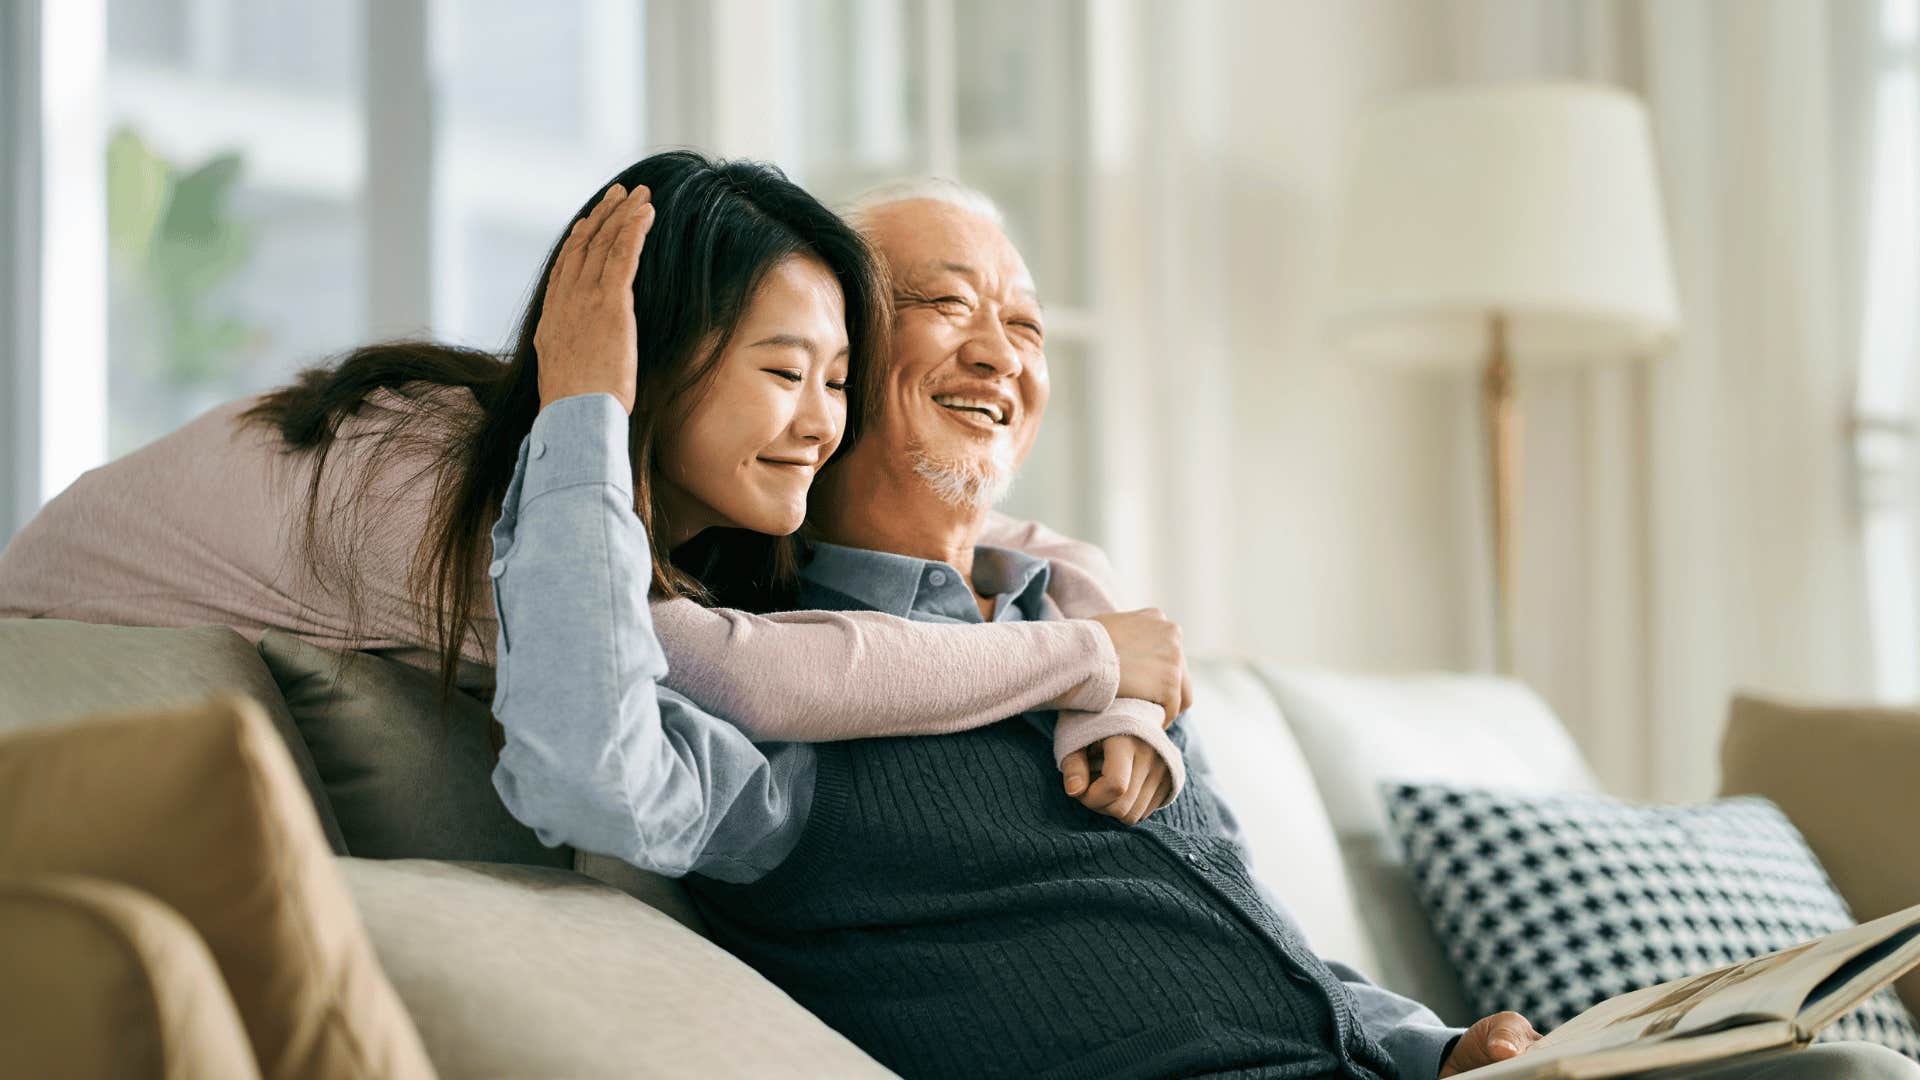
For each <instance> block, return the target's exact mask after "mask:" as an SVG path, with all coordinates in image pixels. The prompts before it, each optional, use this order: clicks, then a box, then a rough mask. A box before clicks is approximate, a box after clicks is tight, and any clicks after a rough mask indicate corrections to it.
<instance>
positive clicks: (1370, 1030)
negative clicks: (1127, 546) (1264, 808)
mask: <svg viewBox="0 0 1920 1080" xmlns="http://www.w3.org/2000/svg"><path fill="white" fill-rule="evenodd" d="M1182 715H1183V716H1184V715H1185V714H1182ZM1185 752H1186V758H1187V778H1188V782H1189V783H1191V782H1192V781H1193V780H1194V779H1195V778H1202V779H1204V780H1205V783H1204V784H1203V785H1202V786H1201V790H1203V791H1208V792H1212V791H1214V790H1215V788H1214V787H1213V784H1212V770H1211V769H1209V768H1208V766H1207V757H1206V753H1205V751H1203V750H1202V749H1201V748H1200V738H1199V733H1198V732H1197V731H1195V730H1194V729H1193V728H1191V727H1189V728H1188V729H1187V745H1186V751H1185ZM1213 804H1214V807H1215V808H1216V810H1217V811H1218V813H1219V815H1220V825H1221V831H1222V832H1223V833H1224V834H1225V835H1226V837H1227V838H1228V839H1229V840H1231V841H1233V844H1234V846H1235V847H1237V848H1239V849H1240V852H1241V856H1242V858H1246V856H1247V845H1246V841H1245V840H1244V839H1243V838H1242V835H1241V831H1240V820H1239V819H1238V818H1236V817H1234V815H1233V808H1232V807H1229V806H1228V805H1227V802H1226V800H1225V799H1221V798H1218V797H1216V798H1215V799H1214V800H1213ZM1249 865H1251V860H1249ZM1254 888H1256V889H1258V890H1259V891H1260V898H1261V899H1263V900H1265V901H1266V902H1267V906H1269V907H1271V908H1273V909H1274V910H1275V911H1280V912H1284V911H1286V908H1284V907H1282V906H1281V904H1280V902H1279V900H1278V899H1277V898H1276V897H1274V896H1273V894H1271V893H1269V892H1268V891H1267V889H1266V886H1264V885H1262V884H1261V883H1260V879H1259V878H1258V877H1255V878H1254ZM1321 959H1322V960H1325V962H1326V965H1327V967H1328V969H1330V970H1331V971H1332V972H1333V974H1334V977H1335V978H1338V979H1339V980H1340V981H1341V982H1342V983H1344V984H1346V987H1347V989H1348V991H1350V992H1351V993H1352V994H1353V1000H1354V1005H1355V1009H1354V1013H1355V1016H1356V1017H1357V1018H1358V1019H1359V1022H1360V1027H1361V1029H1362V1030H1364V1031H1365V1032H1366V1033H1367V1034H1368V1035H1369V1036H1371V1037H1372V1038H1373V1040H1374V1041H1375V1042H1377V1043H1379V1044H1380V1046H1381V1048H1382V1049H1384V1050H1385V1051H1386V1052H1387V1056H1388V1057H1390V1058H1392V1059H1393V1067H1394V1072H1395V1074H1396V1077H1397V1080H1434V1078H1435V1077H1437V1076H1439V1075H1440V1057H1441V1055H1442V1054H1443V1053H1445V1052H1446V1049H1447V1043H1449V1042H1450V1041H1452V1039H1453V1037H1454V1036H1456V1035H1459V1034H1461V1033H1462V1032H1464V1031H1465V1030H1466V1029H1465V1028H1457V1027H1449V1026H1447V1025H1446V1024H1445V1023H1444V1022H1443V1021H1441V1019H1440V1018H1439V1017H1438V1016H1436V1015H1434V1012H1433V1010H1432V1009H1429V1008H1427V1007H1426V1006H1425V1005H1422V1004H1420V1003H1419V1002H1417V1001H1415V1000H1413V999H1412V998H1409V997H1402V996H1401V995H1399V994H1396V993H1394V992H1393V991H1391V990H1387V989H1384V988H1382V987H1379V986H1375V985H1374V984H1373V983H1372V982H1371V981H1369V980H1368V979H1367V977H1366V976H1365V975H1362V974H1360V972H1358V971H1356V970H1354V969H1353V968H1350V967H1348V966H1347V965H1345V964H1342V963H1339V962H1338V961H1333V960H1326V958H1325V957H1322V958H1321Z"/></svg>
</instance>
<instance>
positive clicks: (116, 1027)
mask: <svg viewBox="0 0 1920 1080" xmlns="http://www.w3.org/2000/svg"><path fill="white" fill-rule="evenodd" d="M0 971H5V972H6V973H7V976H6V978H4V979H0V1046H4V1047H6V1065H5V1068H6V1071H7V1072H8V1073H9V1074H10V1075H18V1076H66V1077H73V1078H74V1080H92V1078H95V1077H98V1078H101V1080H106V1078H108V1077H116V1076H152V1077H159V1078H161V1080H197V1078H199V1077H207V1078H208V1080H226V1078H231V1080H258V1078H259V1076H260V1070H259V1069H258V1067H256V1066H255V1064H254V1060H253V1048H252V1047H251V1046H249V1045H248V1043H247V1033H246V1031H245V1030H244V1029H242V1027H241V1026H240V1014H239V1013H238V1012H236V1011H234V1007H233V998H232V996H231V995H230V994H229V993H228V992H227V984H226V982H225V981H223V980H222V979H221V977H220V971H219V969H218V968H216V967H215V966H214V963H213V956H212V955H211V954H209V953H208V952H207V946H206V942H204V941H202V940H201V938H200V935H199V934H196V933H194V930H193V927H192V926H190V925H188V924H187V920H186V919H184V918H182V917H181V916H180V915H179V913H178V912H175V911H174V910H173V909H172V908H170V907H168V906H167V905H165V904H163V903H161V902H160V901H158V900H156V899H154V898H153V897H152V896H151V895H149V894H147V893H144V892H141V891H140V890H138V889H135V888H132V887H130V886H127V885H122V884H120V883H118V882H113V881H107V880H104V879H101V878H94V877H85V876H81V875H73V874H25V875H10V876H0Z"/></svg>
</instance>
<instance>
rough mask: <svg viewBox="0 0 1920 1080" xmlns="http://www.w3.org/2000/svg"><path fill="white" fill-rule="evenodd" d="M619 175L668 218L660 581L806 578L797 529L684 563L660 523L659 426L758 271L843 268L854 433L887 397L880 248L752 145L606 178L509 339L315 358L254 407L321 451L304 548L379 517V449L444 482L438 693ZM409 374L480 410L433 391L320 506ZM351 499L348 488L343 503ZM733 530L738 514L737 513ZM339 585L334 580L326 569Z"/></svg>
mask: <svg viewBox="0 0 1920 1080" xmlns="http://www.w3.org/2000/svg"><path fill="white" fill-rule="evenodd" d="M615 183H618V184H620V185H621V186H622V187H624V188H625V189H626V190H628V191H632V190H633V189H634V188H635V187H636V186H639V185H645V186H646V187H647V188H649V189H650V190H651V192H652V199H653V203H654V207H655V217H654V222H653V227H652V229H651V230H650V231H649V232H648V234H647V238H646V245H645V247H644V249H643V250H642V252H641V256H640V265H639V271H638V273H637V274H636V276H635V278H634V283H633V308H634V316H635V323H636V330H637V331H638V340H639V372H638V379H637V381H636V386H635V389H636V394H635V399H634V400H635V402H636V404H635V407H634V410H633V420H632V423H631V425H630V427H629V435H628V446H629V452H630V454H631V456H632V461H633V487H634V492H633V494H634V510H635V512H636V513H637V514H638V515H639V517H640V520H641V521H643V522H645V523H646V524H647V536H648V540H649V541H650V542H651V544H652V547H653V552H652V554H653V586H652V590H653V595H654V596H655V597H656V598H660V597H676V596H691V597H694V598H696V599H700V600H703V601H704V600H707V599H709V598H710V597H711V596H712V595H713V594H714V593H715V592H716V591H717V592H719V593H720V594H722V595H725V596H729V597H731V596H747V595H754V596H762V597H765V596H768V595H771V594H772V593H774V592H777V591H778V590H779V589H781V588H783V587H785V586H786V585H787V584H788V583H790V582H791V580H792V575H793V572H794V568H795V558H794V549H793V547H792V543H793V542H792V541H791V540H790V539H789V538H786V537H759V536H757V535H747V536H741V535H734V536H731V537H729V539H728V540H727V542H726V543H725V544H724V545H719V546H714V545H706V546H705V547H704V548H703V550H702V553H701V556H700V558H699V559H698V561H697V563H696V564H691V565H696V566H697V570H695V571H694V572H690V571H689V570H688V569H687V568H686V567H685V566H683V565H682V564H679V563H676V562H675V561H674V560H673V558H672V557H671V556H672V553H671V552H669V551H667V550H666V549H665V547H664V545H663V543H662V540H661V537H663V536H665V535H668V531H667V529H666V528H665V527H664V525H665V523H664V522H663V520H662V516H661V515H662V511H661V508H660V506H659V504H658V503H657V502H656V501H655V498H654V485H655V482H656V475H655V474H656V468H657V465H658V461H659V448H660V445H661V440H662V438H663V437H664V436H665V435H667V434H669V433H670V432H671V430H672V426H673V425H674V424H675V423H676V422H677V421H678V420H679V419H680V418H682V417H684V416H685V414H686V410H687V409H688V407H689V406H690V405H691V404H692V402H693V399H694V397H695V396H696V395H697V393H698V392H700V391H702V390H703V389H704V388H705V386H706V384H707V382H708V378H709V376H711V374H712V373H713V371H714V368H715V366H716V365H717V363H718V362H719V359H720V355H721V353H722V352H723V351H724V350H725V348H726V346H727V342H728V339H729V338H730V337H731V335H732V333H733V331H734V329H735V327H736V326H737V325H738V324H739V322H740V319H741V317H742V316H743V315H744V314H745V312H746V309H747V306H748V304H749V303H750V301H751V300H752V298H753V295H754V292H755V291H756V289H758V287H759V285H760V283H761V281H762V280H763V279H764V278H765V277H766V274H767V272H768V271H769V270H771V269H772V268H773V267H774V266H775V265H777V264H778V263H780V262H781V261H782V260H784V259H787V258H791V257H794V256H809V257H813V258H817V259H819V260H820V261H821V262H822V263H824V264H825V265H826V267H827V268H828V269H829V270H830V271H831V272H832V273H833V276H834V277H835V278H836V279H837V280H838V281H839V283H840V289H841V292H842V294H843V296H844V298H845V303H846V318H847V336H848V339H849V344H850V346H851V354H850V357H849V363H848V374H847V419H846V431H845V435H844V437H843V439H842V442H841V449H842V450H844V449H846V448H847V447H850V446H851V445H852V444H853V442H854V441H855V439H856V438H857V437H858V435H859V431H860V421H861V420H862V419H863V418H864V416H865V415H866V411H867V409H868V408H869V406H870V403H871V402H872V401H873V400H874V398H875V397H876V392H875V391H876V387H877V380H878V379H879V377H880V362H881V359H882V357H883V356H884V355H885V353H884V350H885V347H886V335H887V332H888V328H889V327H890V325H891V314H890V305H889V302H888V299H887V292H886V289H885V287H884V285H883V283H882V278H881V270H880V265H879V263H878V261H877V260H876V259H875V258H874V257H873V255H872V253H871V252H870V250H869V249H868V248H867V246H866V244H865V242H864V241H863V240H862V239H861V238H860V235H859V234H858V233H856V232H855V231H854V230H853V229H852V228H851V227H850V226H849V225H847V223H846V222H844V221H842V220H841V219H840V218H839V217H837V216H836V215H835V214H834V213H833V212H832V211H831V210H828V209H827V208H826V207H825V206H822V205H821V204H820V202H819V201H818V200H816V199H814V198H813V196H811V195H808V194H807V193H806V192H805V191H803V190H802V189H801V188H800V187H798V186H797V185H795V184H794V183H793V182H792V181H790V180H788V179H787V178H786V176H785V175H784V174H783V173H781V172H780V170H779V169H777V168H775V167H773V166H771V165H766V164H761V163H758V162H748V161H715V160H711V159H708V158H706V157H703V156H701V155H699V154H696V153H692V152H688V151H671V152H667V153H660V154H655V155H653V156H651V157H648V158H645V159H644V160H641V161H639V162H636V163H635V164H633V165H631V166H629V167H628V168H626V169H625V170H624V171H622V172H621V173H620V174H619V175H618V176H615V177H613V178H612V179H610V180H609V181H607V183H606V184H603V185H601V187H600V188H599V189H598V190H596V191H595V192H594V193H593V195H592V196H591V197H590V198H588V199H587V200H586V202H585V203H584V204H582V206H581V207H580V209H579V210H578V211H576V212H575V214H574V218H573V220H571V221H568V222H567V225H566V227H565V228H562V229H561V230H560V233H559V238H558V239H556V240H555V241H554V244H553V248H552V249H551V250H550V251H549V252H548V253H547V258H546V262H545V263H544V265H543V266H542V267H541V270H540V276H539V279H538V281H537V282H536V283H535V285H534V289H533V296H532V300H531V302H530V303H529V304H528V305H527V309H526V312H525V313H524V314H523V315H522V316H521V319H520V325H519V329H518V331H517V332H516V335H515V344H514V346H513V351H512V353H511V354H510V355H508V356H504V357H502V356H496V355H494V354H492V353H489V352H484V351H480V350H476V349H467V348H459V347H455V346H449V345H441V344H437V343H434V342H430V341H398V342H389V343H384V344H377V345H369V346H366V347H363V348H359V349H355V350H353V351H352V352H351V353H348V354H347V355H346V356H345V357H344V358H342V359H340V360H339V361H338V362H337V363H330V364H327V365H323V366H320V367H316V368H311V369H309V370H307V371H304V372H302V373H300V375H299V376H298V377H297V379H296V380H295V381H294V382H293V383H292V384H290V385H288V386H285V387H283V388H281V389H279V390H277V391H274V392H273V393H271V394H268V395H266V396H265V397H264V398H263V399H262V400H261V401H260V402H259V403H258V404H256V405H255V406H253V407H252V408H250V409H248V410H247V412H246V413H244V414H243V416H244V418H245V419H247V420H251V421H255V422H258V423H261V424H264V425H267V426H270V427H272V428H273V429H275V430H276V431H278V433H279V435H280V437H281V439H282V441H283V442H284V444H285V447H286V451H287V452H288V453H295V454H311V455H312V456H313V459H314V460H313V474H312V478H311V481H310V483H309V486H308V489H307V507H306V522H305V528H304V536H305V540H304V555H305V562H306V564H307V566H308V567H310V568H312V569H313V571H314V573H315V575H316V577H317V576H318V575H319V567H320V566H321V565H323V554H325V553H323V551H322V548H323V544H322V539H321V534H320V531H319V524H320V522H321V521H322V520H323V515H324V516H325V518H326V519H332V520H334V521H336V522H347V523H352V522H359V521H363V520H365V517H364V515H363V514H361V513H359V512H358V511H361V510H363V509H364V507H363V506H362V505H361V504H363V503H364V502H365V500H366V499H367V497H368V484H369V482H370V481H371V479H372V477H373V476H375V475H376V474H377V473H378V472H379V469H378V468H377V467H376V465H377V463H378V462H380V461H381V460H383V459H384V457H385V456H386V455H388V454H391V453H393V452H395V451H397V450H400V449H403V448H411V449H413V450H414V451H416V452H420V451H425V452H426V454H427V460H429V461H430V462H431V463H432V464H431V465H430V466H429V470H430V471H431V473H432V483H433V489H432V490H433V494H432V497H431V502H430V505H431V513H430V515H429V519H428V522H427V526H426V531H425V535H424V536H422V537H421V539H420V543H419V547H418V548H417V549H416V550H415V551H414V552H413V556H412V561H411V563H410V568H409V573H408V575H407V583H408V591H409V593H410V594H411V596H412V598H413V600H414V602H415V605H416V607H417V608H418V609H419V610H420V611H421V612H422V626H421V628H420V629H421V631H422V632H423V634H425V635H426V640H428V641H430V642H433V643H435V644H436V645H437V647H438V650H439V653H440V661H441V673H440V675H441V678H440V685H441V693H442V698H443V700H444V699H446V698H447V696H448V695H450V693H451V691H452V689H453V686H454V679H455V674H456V670H457V668H458V666H459V662H460V654H461V644H462V642H463V641H464V640H465V638H466V636H467V635H468V634H469V633H474V632H476V628H475V625H474V623H473V620H472V614H473V607H474V590H475V589H476V588H477V587H478V585H479V581H478V579H479V578H480V577H481V576H482V574H481V571H482V568H483V567H484V565H485V562H486V559H487V556H488V552H489V550H490V546H489V545H490V536H489V533H490V531H491V529H492V526H493V522H494V519H495V518H496V517H497V516H498V515H499V512H500V508H501V505H502V503H503V501H504V499H505V496H506V490H507V483H508V481H509V480H510V479H511V477H512V475H513V470H514V465H515V463H516V460H517V458H518V454H519V448H520V443H521V441H522V439H524V438H525V437H526V434H527V432H528V430H529V429H531V428H532V426H533V420H534V416H535V415H536V414H537V413H538V412H539V411H540V391H539V382H538V365H539V357H538V356H537V355H536V353H535V350H534V344H533V342H534V329H535V328H536V327H537V326H538V325H539V322H540V312H541V309H542V307H543V305H544V303H545V300H546V293H547V281H548V278H549V277H550V276H551V274H552V271H553V264H554V260H555V259H556V258H558V256H559V253H560V244H561V242H562V241H564V240H565V239H566V234H567V230H568V229H570V228H571V227H572V225H573V221H578V220H580V219H582V218H584V217H586V216H587V214H588V213H589V212H590V211H591V210H592V209H593V207H594V206H595V205H596V204H597V203H599V201H600V198H601V195H602V194H603V193H604V192H605V191H606V190H607V188H608V187H611V186H612V185H613V184H615ZM409 383H428V384H433V385H435V386H439V387H459V388H465V389H467V390H470V391H472V392H473V397H474V398H475V399H476V400H477V401H478V402H479V405H480V407H479V409H478V410H477V411H474V410H460V409H445V408H428V407H423V408H422V409H421V410H419V411H417V412H414V413H410V414H407V416H408V418H407V420H406V421H405V422H403V423H401V424H398V425H396V426H395V427H394V428H393V429H392V430H391V431H389V432H386V433H385V434H383V435H382V436H381V437H380V439H379V442H378V443H377V444H376V445H375V446H374V447H372V448H371V449H370V451H369V453H368V457H367V462H368V464H367V467H366V468H364V469H363V470H362V471H361V475H359V476H357V477H350V478H346V479H347V481H348V482H347V483H345V484H343V485H341V486H340V488H339V489H338V490H339V494H338V495H337V496H335V498H334V499H333V500H332V501H330V503H329V505H327V506H325V507H323V506H322V505H321V503H322V496H321V492H322V483H321V479H322V474H323V472H324V471H325V469H326V463H327V456H328V453H329V452H330V451H331V450H332V448H333V444H334V436H335V433H336V431H337V430H338V428H339V426H340V424H341V422H342V421H343V420H344V419H345V418H346V417H348V416H350V415H352V414H353V413H354V412H355V411H356V410H357V409H358V408H359V407H360V405H361V403H362V402H363V401H364V400H365V399H366V397H367V395H368V394H370V393H372V392H374V391H375V390H378V389H380V388H382V387H386V388H391V389H392V390H394V391H395V392H399V393H404V394H408V396H411V397H414V398H415V399H416V400H419V401H422V402H423V404H424V403H425V402H426V401H427V398H426V397H424V396H423V395H421V394H420V393H419V390H420V388H419V387H415V388H413V390H412V391H406V390H402V389H401V388H402V387H405V386H406V385H407V384H409ZM342 503H344V505H341V504H342ZM365 531H366V530H362V529H349V530H348V532H349V533H350V535H349V536H347V537H346V538H345V539H344V540H336V544H337V545H338V546H337V548H336V550H335V551H334V552H332V553H331V554H332V555H333V556H334V557H333V558H331V559H326V560H325V561H326V562H330V563H331V564H332V565H333V566H336V567H341V568H344V569H343V571H342V572H341V574H340V576H341V577H342V578H343V579H344V580H343V581H341V582H339V583H337V584H339V585H341V586H343V587H344V594H345V598H346V605H347V615H348V619H349V621H350V622H357V621H358V619H359V612H360V605H359V599H358V596H357V593H356V592H355V590H354V582H353V580H352V578H353V575H352V573H351V567H352V566H353V565H354V562H355V559H354V557H353V552H354V550H356V547H357V545H358V544H359V543H361V542H363V541H364V539H365V536H364V532H365ZM734 532H735V533H737V532H738V531H737V530H735V531H734ZM320 583H321V584H322V585H323V586H325V587H328V588H332V587H334V585H335V584H336V583H332V582H326V581H321V582H320Z"/></svg>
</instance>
